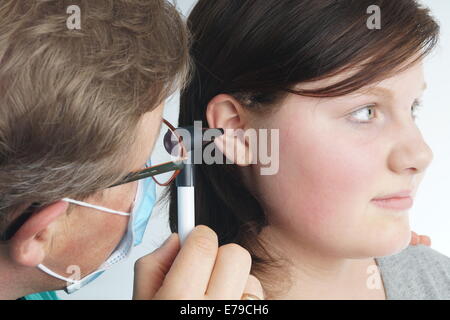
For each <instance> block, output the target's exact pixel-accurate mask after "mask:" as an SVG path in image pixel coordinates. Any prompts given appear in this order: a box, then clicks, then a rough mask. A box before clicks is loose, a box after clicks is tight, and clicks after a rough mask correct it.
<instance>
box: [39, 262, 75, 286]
mask: <svg viewBox="0 0 450 320" xmlns="http://www.w3.org/2000/svg"><path fill="white" fill-rule="evenodd" d="M37 267H38V268H39V269H41V270H42V271H44V272H45V273H47V274H49V275H51V276H53V277H55V278H57V279H60V280H63V281H66V282H70V283H72V284H75V283H79V281H77V280H74V279H70V278H66V277H63V276H60V275H59V274H57V273H56V272H54V271H52V270H50V269H49V268H47V267H46V266H44V265H43V264H38V265H37Z"/></svg>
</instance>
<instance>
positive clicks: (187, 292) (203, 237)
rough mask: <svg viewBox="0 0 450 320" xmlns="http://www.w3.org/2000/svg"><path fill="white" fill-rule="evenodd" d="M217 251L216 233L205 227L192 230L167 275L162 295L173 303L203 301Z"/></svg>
mask: <svg viewBox="0 0 450 320" xmlns="http://www.w3.org/2000/svg"><path fill="white" fill-rule="evenodd" d="M217 250H218V238H217V235H216V233H215V232H214V231H213V230H212V229H210V228H209V227H207V226H203V225H198V226H196V227H195V229H194V230H193V231H192V232H191V233H190V234H189V236H188V237H187V238H186V240H185V242H184V244H183V246H182V247H181V249H180V252H179V253H178V255H177V257H176V258H175V261H174V262H173V264H172V267H171V269H170V271H169V272H168V273H167V275H166V278H165V281H164V285H163V287H162V288H161V290H162V294H163V295H164V296H165V297H168V298H169V299H174V300H185V299H193V300H197V299H203V298H204V296H205V292H206V288H207V286H208V282H209V278H210V277H211V272H212V270H213V268H214V263H215V261H216V255H217Z"/></svg>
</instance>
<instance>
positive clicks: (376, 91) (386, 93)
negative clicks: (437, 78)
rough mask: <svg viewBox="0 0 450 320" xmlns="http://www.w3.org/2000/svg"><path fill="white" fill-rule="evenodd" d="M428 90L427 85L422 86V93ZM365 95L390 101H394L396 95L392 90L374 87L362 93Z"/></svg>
mask: <svg viewBox="0 0 450 320" xmlns="http://www.w3.org/2000/svg"><path fill="white" fill-rule="evenodd" d="M426 89H427V83H426V82H424V83H423V86H422V91H425V90H426ZM361 93H363V94H370V95H375V96H382V97H386V98H388V99H392V98H393V96H394V93H393V91H392V90H390V89H387V88H383V87H372V88H369V89H367V90H364V91H362V92H361Z"/></svg>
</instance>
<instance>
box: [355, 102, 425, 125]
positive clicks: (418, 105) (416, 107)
mask: <svg viewBox="0 0 450 320" xmlns="http://www.w3.org/2000/svg"><path fill="white" fill-rule="evenodd" d="M422 107H423V105H422V100H420V99H416V101H414V103H413V105H412V107H411V109H412V108H414V110H415V111H416V112H418V111H419V110H421V109H422ZM369 108H370V109H374V108H376V105H375V104H371V105H367V106H365V107H363V108H360V109H358V110H356V111H354V112H352V113H350V118H351V115H354V114H357V113H358V112H361V111H362V110H365V109H369ZM417 118H418V116H417V115H416V116H414V115H413V119H414V120H416V119H417ZM350 121H352V122H354V123H356V124H369V123H371V121H370V120H369V121H358V120H357V121H355V120H350Z"/></svg>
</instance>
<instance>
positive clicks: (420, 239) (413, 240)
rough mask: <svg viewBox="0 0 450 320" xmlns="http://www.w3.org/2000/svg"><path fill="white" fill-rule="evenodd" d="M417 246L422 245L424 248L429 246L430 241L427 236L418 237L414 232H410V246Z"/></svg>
mask: <svg viewBox="0 0 450 320" xmlns="http://www.w3.org/2000/svg"><path fill="white" fill-rule="evenodd" d="M418 244H424V245H426V246H431V239H430V237H428V236H424V235H418V234H417V233H415V232H414V231H412V232H411V242H410V245H413V246H415V245H418Z"/></svg>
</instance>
